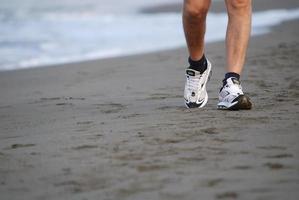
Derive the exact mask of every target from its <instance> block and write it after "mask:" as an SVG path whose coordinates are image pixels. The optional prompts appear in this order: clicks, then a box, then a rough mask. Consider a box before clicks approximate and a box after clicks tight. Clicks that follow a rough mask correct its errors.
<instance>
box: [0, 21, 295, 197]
mask: <svg viewBox="0 0 299 200" xmlns="http://www.w3.org/2000/svg"><path fill="white" fill-rule="evenodd" d="M298 27H299V20H296V21H290V22H286V23H283V24H282V25H280V26H277V27H275V28H274V29H273V32H272V33H270V34H267V35H264V36H258V37H254V38H252V40H251V43H250V48H249V52H248V58H247V64H246V67H245V70H244V73H243V75H242V85H243V88H244V90H245V91H246V92H247V93H248V94H249V96H250V97H251V99H252V101H253V103H254V107H253V109H252V110H250V111H236V112H234V111H233V112H226V111H219V110H217V109H216V104H217V95H218V90H219V87H220V83H221V80H222V77H223V74H224V67H223V66H224V63H225V57H224V42H218V43H211V44H208V46H207V55H208V57H209V58H210V60H211V61H212V64H213V76H212V78H211V80H210V83H209V85H208V92H209V97H210V100H209V102H208V104H207V106H206V107H205V108H204V109H201V110H198V109H194V110H188V109H186V108H185V107H184V105H183V97H182V95H183V87H184V81H185V77H184V66H186V58H187V51H186V49H185V48H182V49H176V50H172V51H165V52H156V53H152V54H146V55H137V56H130V57H122V58H115V59H106V60H97V61H90V62H82V63H76V64H66V65H59V66H53V67H46V68H36V69H27V70H19V71H10V72H1V73H0V85H1V87H0V94H1V98H0V130H1V132H0V163H1V165H0V194H1V199H5V200H6V199H14V200H15V199H43V200H44V199H72V200H76V199H78V200H79V199H80V200H83V199H103V200H114V199H117V200H119V199H122V200H135V199H136V200H141V199H148V200H153V199H163V200H168V199H169V200H170V199H171V200H174V199H179V200H182V199H184V200H185V199H186V200H198V199H204V200H209V199H250V200H252V199H257V200H267V199H269V200H276V199H277V200H281V199H288V200H289V199H290V200H296V199H298V197H299V146H298V141H299V135H298V129H299V125H298V120H299V114H298V113H299V112H298V111H299V110H298V105H299V100H298V97H299V91H298V87H299V78H298V77H299V70H298V63H299V41H298V34H299V28H298Z"/></svg>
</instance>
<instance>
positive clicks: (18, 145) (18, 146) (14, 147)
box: [10, 144, 35, 149]
mask: <svg viewBox="0 0 299 200" xmlns="http://www.w3.org/2000/svg"><path fill="white" fill-rule="evenodd" d="M33 146H35V144H12V145H11V146H10V148H11V149H18V148H24V147H33Z"/></svg>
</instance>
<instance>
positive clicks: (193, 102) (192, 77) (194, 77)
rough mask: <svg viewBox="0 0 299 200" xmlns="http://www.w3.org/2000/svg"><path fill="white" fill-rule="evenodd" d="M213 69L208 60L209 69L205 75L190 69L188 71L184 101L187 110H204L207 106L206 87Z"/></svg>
mask: <svg viewBox="0 0 299 200" xmlns="http://www.w3.org/2000/svg"><path fill="white" fill-rule="evenodd" d="M211 68H212V65H211V63H210V62H209V61H208V60H207V69H206V70H205V71H204V72H203V73H200V72H198V71H196V70H193V69H190V68H188V69H186V83H185V90H184V99H185V105H186V106H187V108H202V107H204V106H205V105H206V104H207V102H208V93H207V90H206V85H207V82H208V80H209V79H210V76H211V74H212V71H211Z"/></svg>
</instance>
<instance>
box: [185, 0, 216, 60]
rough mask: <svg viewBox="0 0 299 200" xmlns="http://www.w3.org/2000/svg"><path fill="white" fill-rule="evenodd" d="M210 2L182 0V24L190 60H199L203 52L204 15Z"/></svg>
mask: <svg viewBox="0 0 299 200" xmlns="http://www.w3.org/2000/svg"><path fill="white" fill-rule="evenodd" d="M210 4H211V0H184V8H183V25H184V31H185V37H186V41H187V46H188V50H189V54H190V58H191V59H192V60H199V59H201V58H202V56H203V54H204V36H205V31H206V16H207V13H208V10H209V7H210Z"/></svg>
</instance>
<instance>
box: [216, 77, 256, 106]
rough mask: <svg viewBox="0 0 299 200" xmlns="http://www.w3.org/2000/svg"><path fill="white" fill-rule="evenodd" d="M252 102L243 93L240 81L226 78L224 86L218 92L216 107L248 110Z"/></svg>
mask: <svg viewBox="0 0 299 200" xmlns="http://www.w3.org/2000/svg"><path fill="white" fill-rule="evenodd" d="M251 107H252V104H251V102H250V99H249V97H248V96H246V95H244V93H243V91H242V87H241V84H240V81H238V80H237V79H236V78H228V79H227V80H226V84H225V86H223V87H222V88H221V90H220V92H219V103H218V109H221V110H240V109H243V110H249V109H251Z"/></svg>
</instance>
